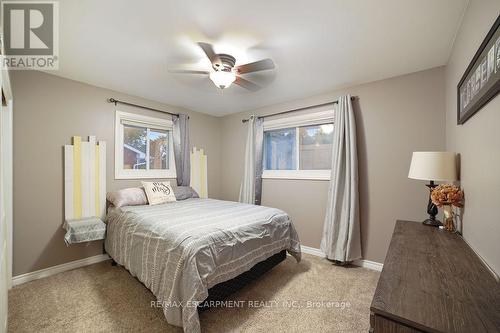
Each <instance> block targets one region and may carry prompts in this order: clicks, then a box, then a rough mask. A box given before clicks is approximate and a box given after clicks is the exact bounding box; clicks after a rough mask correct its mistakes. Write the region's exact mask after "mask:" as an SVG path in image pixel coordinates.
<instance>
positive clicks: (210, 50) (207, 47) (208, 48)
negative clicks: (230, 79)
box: [198, 42, 219, 64]
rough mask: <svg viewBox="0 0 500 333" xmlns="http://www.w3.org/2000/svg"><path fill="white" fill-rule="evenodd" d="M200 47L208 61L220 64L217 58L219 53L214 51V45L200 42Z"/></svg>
mask: <svg viewBox="0 0 500 333" xmlns="http://www.w3.org/2000/svg"><path fill="white" fill-rule="evenodd" d="M198 45H199V46H200V47H201V49H202V50H203V52H205V54H206V55H207V57H208V59H209V60H210V62H211V63H212V64H215V63H218V62H219V57H218V56H217V53H215V51H214V47H213V46H212V44H209V43H203V42H198Z"/></svg>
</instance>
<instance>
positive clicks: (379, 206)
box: [222, 68, 445, 262]
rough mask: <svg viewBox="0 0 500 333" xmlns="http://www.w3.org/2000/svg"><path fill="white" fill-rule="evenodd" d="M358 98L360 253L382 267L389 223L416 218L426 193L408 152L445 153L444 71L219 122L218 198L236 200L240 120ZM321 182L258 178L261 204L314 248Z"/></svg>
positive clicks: (321, 207)
mask: <svg viewBox="0 0 500 333" xmlns="http://www.w3.org/2000/svg"><path fill="white" fill-rule="evenodd" d="M346 93H350V94H351V95H355V96H358V97H359V99H358V100H357V101H356V102H355V115H356V121H357V130H358V150H359V151H358V157H359V178H360V188H359V190H360V200H361V202H360V205H361V231H362V247H363V256H364V258H365V259H368V260H373V261H377V262H383V260H384V258H385V254H386V251H387V247H388V245H389V240H390V238H391V235H392V230H393V227H394V223H395V221H396V219H409V220H417V221H419V220H423V219H424V218H425V217H426V214H425V209H426V204H427V196H428V192H427V190H426V187H425V186H424V182H420V181H415V180H410V179H408V178H407V176H408V167H409V164H410V159H411V154H412V152H413V151H416V150H443V149H444V147H445V132H444V128H445V113H444V108H445V106H444V101H445V97H444V70H443V68H435V69H431V70H427V71H423V72H418V73H414V74H410V75H405V76H400V77H396V78H391V79H387V80H382V81H377V82H373V83H369V84H364V85H359V86H356V87H352V88H349V89H345V90H338V91H333V92H331V93H328V94H323V95H319V96H316V97H311V98H307V99H303V100H299V101H295V102H289V103H284V104H280V105H275V106H272V107H267V108H263V109H259V110H255V111H253V112H245V113H240V114H235V115H231V116H226V117H224V118H223V119H222V122H223V123H222V130H223V131H222V132H223V139H222V145H223V154H222V157H223V163H222V172H223V177H222V197H223V198H224V199H228V200H237V199H238V191H239V185H240V180H241V176H242V172H243V156H244V148H245V136H246V134H245V133H246V126H245V125H243V124H242V123H241V119H243V118H246V117H248V115H250V114H256V115H263V114H270V113H274V112H278V111H284V110H288V109H293V108H297V107H303V106H310V105H314V104H320V103H324V102H328V101H332V100H335V99H337V97H338V96H340V95H342V94H346ZM327 190H328V182H327V181H304V180H264V181H263V198H262V204H263V205H267V206H273V207H278V208H281V209H283V210H285V211H287V212H288V213H289V214H291V216H292V218H293V220H294V223H295V225H296V227H297V229H298V232H299V236H300V238H301V240H302V243H303V244H304V245H307V246H311V247H314V248H319V245H320V240H321V233H322V228H323V219H324V214H325V206H326V197H327Z"/></svg>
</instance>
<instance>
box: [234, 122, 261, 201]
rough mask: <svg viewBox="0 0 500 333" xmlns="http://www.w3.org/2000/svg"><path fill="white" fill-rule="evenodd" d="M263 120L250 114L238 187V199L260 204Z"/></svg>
mask: <svg viewBox="0 0 500 333" xmlns="http://www.w3.org/2000/svg"><path fill="white" fill-rule="evenodd" d="M263 122H264V120H263V119H259V118H257V117H255V116H253V115H252V116H251V117H250V119H249V121H248V122H247V124H248V129H247V142H246V147H245V168H244V173H243V180H242V182H241V187H240V197H239V201H240V202H243V203H247V204H255V205H260V201H261V195H262V151H263V143H264V124H263Z"/></svg>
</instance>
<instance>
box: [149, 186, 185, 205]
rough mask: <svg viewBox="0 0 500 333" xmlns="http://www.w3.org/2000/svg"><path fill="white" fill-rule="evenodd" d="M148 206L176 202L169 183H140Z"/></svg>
mask: <svg viewBox="0 0 500 333" xmlns="http://www.w3.org/2000/svg"><path fill="white" fill-rule="evenodd" d="M142 186H144V191H145V192H146V196H147V197H148V201H149V204H150V205H158V204H162V203H165V202H172V201H177V200H176V199H175V195H174V190H172V187H171V186H170V182H142Z"/></svg>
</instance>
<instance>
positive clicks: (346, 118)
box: [321, 95, 361, 262]
mask: <svg viewBox="0 0 500 333" xmlns="http://www.w3.org/2000/svg"><path fill="white" fill-rule="evenodd" d="M334 119H335V120H334V125H333V145H332V146H333V147H332V149H333V152H332V174H331V179H330V186H329V190H328V201H327V208H326V216H325V224H324V228H323V238H322V240H321V250H322V251H323V252H324V253H325V255H326V257H327V258H328V259H330V260H336V261H340V262H349V261H353V260H357V259H360V258H361V237H360V227H359V196H358V157H357V148H356V122H355V119H354V112H353V109H352V104H351V96H350V95H347V96H342V97H341V98H339V102H338V105H337V108H336V110H335V118H334Z"/></svg>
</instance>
